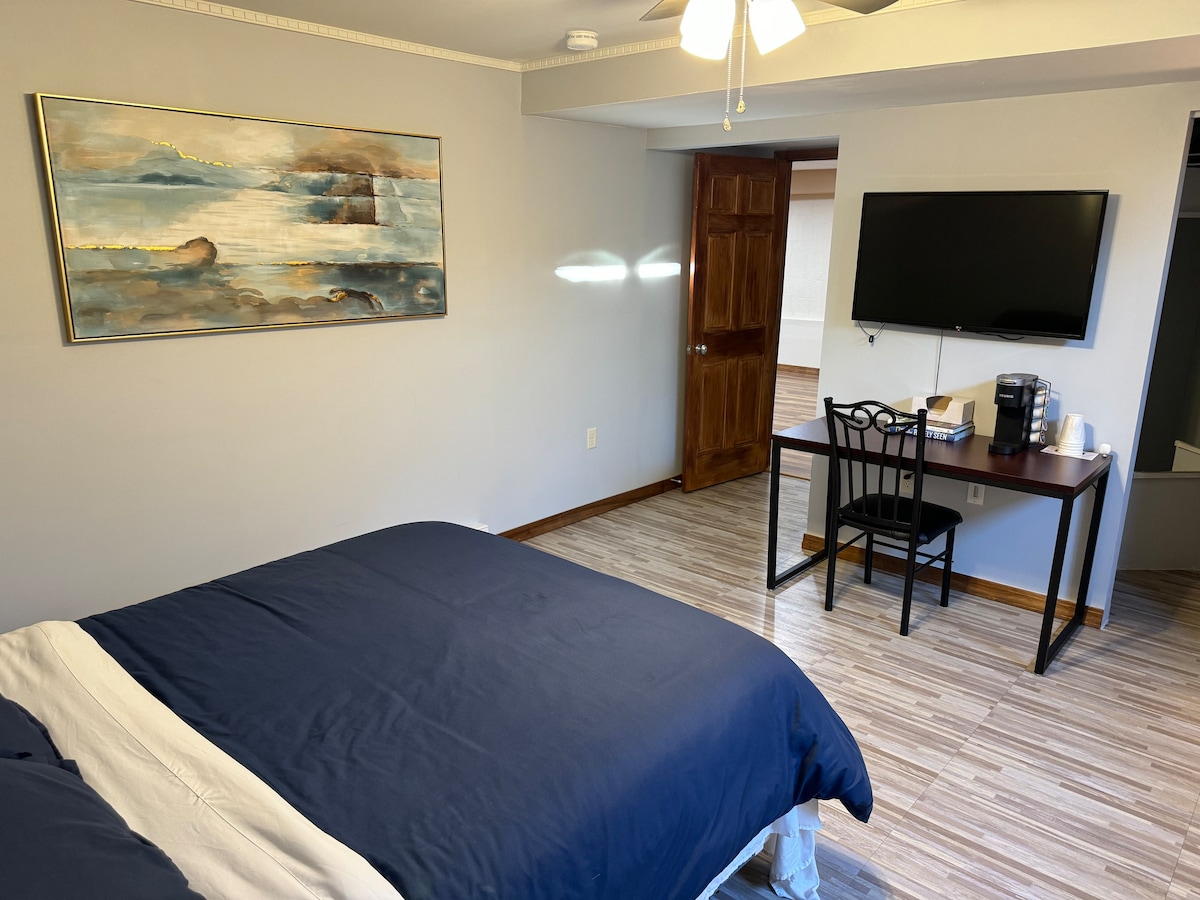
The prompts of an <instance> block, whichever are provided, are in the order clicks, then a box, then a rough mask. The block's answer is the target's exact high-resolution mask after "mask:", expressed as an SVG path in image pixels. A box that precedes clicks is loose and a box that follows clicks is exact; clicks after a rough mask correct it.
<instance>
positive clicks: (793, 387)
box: [771, 366, 817, 478]
mask: <svg viewBox="0 0 1200 900" xmlns="http://www.w3.org/2000/svg"><path fill="white" fill-rule="evenodd" d="M772 412H773V416H772V420H771V427H772V429H773V430H775V431H782V430H783V429H784V428H790V427H791V426H793V425H799V424H800V423H801V422H807V421H808V420H809V419H814V418H816V416H817V371H816V370H815V369H801V368H797V367H795V366H780V367H779V368H778V369H777V370H776V373H775V406H774V408H773V410H772ZM779 474H781V475H791V476H793V477H794V478H810V477H812V454H811V453H795V452H793V453H786V454H784V456H783V459H782V461H781V463H780V469H779Z"/></svg>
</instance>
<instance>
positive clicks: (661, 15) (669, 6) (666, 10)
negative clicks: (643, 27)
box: [642, 0, 687, 22]
mask: <svg viewBox="0 0 1200 900" xmlns="http://www.w3.org/2000/svg"><path fill="white" fill-rule="evenodd" d="M685 6H687V0H662V2H661V3H659V4H658V5H657V6H655V7H654V8H653V9H652V10H650V12H648V13H646V14H645V15H644V16H642V21H643V22H653V21H655V20H656V19H673V18H675V16H682V15H683V8H684V7H685Z"/></svg>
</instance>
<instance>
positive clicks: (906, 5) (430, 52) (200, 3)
mask: <svg viewBox="0 0 1200 900" xmlns="http://www.w3.org/2000/svg"><path fill="white" fill-rule="evenodd" d="M130 2H132V3H142V4H145V5H147V6H159V7H164V8H167V9H176V10H180V11H182V12H190V13H198V14H200V15H204V16H213V17H215V18H218V19H228V20H230V21H234V22H242V23H244V24H247V25H262V26H265V27H267V28H277V29H279V30H281V31H291V32H296V33H298V34H307V35H311V36H314V37H323V38H330V39H332V40H335V41H348V42H350V43H353V44H362V45H364V46H367V47H376V48H378V49H381V50H392V51H395V52H397V53H410V54H413V55H415V56H425V57H430V58H433V59H444V60H448V61H450V62H459V63H466V64H467V65H471V66H485V67H486V68H489V69H501V70H503V71H506V72H534V71H538V70H541V69H552V68H556V67H558V66H573V65H579V64H580V63H586V62H592V61H594V60H600V59H615V58H617V57H622V56H636V55H638V54H640V53H653V52H655V51H658V50H672V49H674V48H677V47H678V46H679V37H678V36H677V35H676V36H673V37H669V38H662V39H661V40H655V41H638V42H636V43H632V44H618V45H616V46H613V47H601V48H598V49H596V50H585V51H583V52H582V53H569V54H562V55H560V56H550V57H547V58H545V59H534V60H529V61H527V62H517V61H515V60H509V59H494V58H492V57H490V56H478V55H476V54H474V53H460V52H459V51H457V50H446V49H444V48H442V47H431V46H429V45H427V44H416V43H413V42H411V41H401V40H396V39H395V38H388V37H383V36H381V35H378V34H369V33H367V32H362V31H349V30H347V29H345V28H334V27H331V26H329V25H321V24H318V23H316V22H306V21H304V20H302V19H289V18H286V17H284V16H270V15H267V14H265V13H259V12H253V11H251V10H248V9H241V8H240V7H237V6H230V5H229V4H227V3H213V2H210V0H130ZM962 2H964V0H899V2H897V3H893V4H892V5H891V6H888V7H885V8H883V9H881V10H879V11H877V12H874V13H871V15H872V17H874V16H883V15H888V14H891V13H897V12H903V11H905V10H910V9H916V8H918V7H924V6H941V5H943V4H946V3H962ZM860 18H862V15H861V14H859V13H856V12H851V11H850V10H848V9H841V8H838V7H834V6H831V7H829V8H828V9H821V10H814V11H811V12H806V13H805V14H804V23H805V25H807V26H808V27H817V26H821V25H828V24H830V23H832V22H842V21H845V20H847V19H860ZM736 31H737V33H740V31H741V29H740V26H739V27H738V29H736Z"/></svg>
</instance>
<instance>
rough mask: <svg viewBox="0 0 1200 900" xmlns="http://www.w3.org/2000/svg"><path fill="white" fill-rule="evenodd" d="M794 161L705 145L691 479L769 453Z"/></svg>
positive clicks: (697, 236) (693, 304)
mask: <svg viewBox="0 0 1200 900" xmlns="http://www.w3.org/2000/svg"><path fill="white" fill-rule="evenodd" d="M790 174H791V166H790V164H789V163H787V162H785V161H783V160H774V159H756V158H746V157H725V156H714V155H712V154H708V153H698V154H696V169H695V183H694V191H693V213H692V282H691V285H690V288H691V290H690V295H689V305H688V348H687V350H688V356H687V374H686V384H685V394H686V398H685V412H684V441H683V444H684V464H683V488H684V490H687V491H690V490H695V489H697V488H702V487H707V486H708V485H712V484H719V483H720V482H722V481H729V480H731V479H733V478H740V477H742V476H743V475H751V474H754V473H756V472H761V471H763V470H764V469H765V468H766V467H767V462H768V459H769V456H770V452H769V451H770V440H771V407H772V403H773V400H774V392H775V364H776V360H777V358H778V352H779V314H780V299H781V296H782V287H783V248H784V241H785V237H786V228H787V209H788V184H789V178H790Z"/></svg>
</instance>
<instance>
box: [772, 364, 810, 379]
mask: <svg viewBox="0 0 1200 900" xmlns="http://www.w3.org/2000/svg"><path fill="white" fill-rule="evenodd" d="M775 368H776V370H777V371H780V372H788V373H790V374H792V375H812V376H814V377H816V376H817V375H820V374H821V370H820V369H814V368H812V367H811V366H785V365H783V364H782V363H781V364H780V365H778V366H776V367H775Z"/></svg>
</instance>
